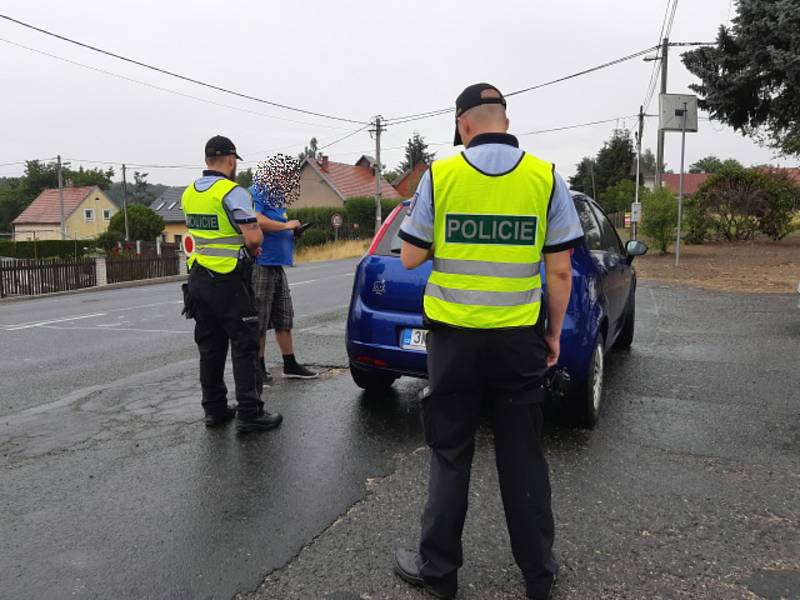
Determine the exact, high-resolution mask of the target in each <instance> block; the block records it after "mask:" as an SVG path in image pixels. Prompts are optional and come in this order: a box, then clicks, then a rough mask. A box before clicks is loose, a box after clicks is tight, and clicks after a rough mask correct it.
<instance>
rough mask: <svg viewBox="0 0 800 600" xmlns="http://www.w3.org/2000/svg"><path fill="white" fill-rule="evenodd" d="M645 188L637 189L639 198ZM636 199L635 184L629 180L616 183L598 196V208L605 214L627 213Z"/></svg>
mask: <svg viewBox="0 0 800 600" xmlns="http://www.w3.org/2000/svg"><path fill="white" fill-rule="evenodd" d="M645 189H646V188H644V187H641V188H639V197H640V198H641V196H642V194H643V193H644V190H645ZM635 199H636V184H635V183H634V182H633V181H631V180H630V179H623V180H622V181H618V182H617V183H615V184H614V185H612V186H611V187H610V188H608V189H607V190H606V191H605V192H603V193H601V194H600V206H602V207H603V210H605V211H606V213H609V214H610V213H616V212H628V211H630V209H631V204H632V203H633V201H634V200H635Z"/></svg>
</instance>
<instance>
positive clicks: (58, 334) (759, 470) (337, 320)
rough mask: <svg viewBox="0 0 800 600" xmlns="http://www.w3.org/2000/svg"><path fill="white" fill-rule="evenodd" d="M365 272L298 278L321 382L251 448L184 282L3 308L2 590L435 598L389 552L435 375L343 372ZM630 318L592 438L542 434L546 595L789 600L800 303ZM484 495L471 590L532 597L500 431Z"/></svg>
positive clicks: (683, 300)
mask: <svg viewBox="0 0 800 600" xmlns="http://www.w3.org/2000/svg"><path fill="white" fill-rule="evenodd" d="M312 269H315V270H313V271H312ZM352 269H353V262H352V261H349V262H343V263H332V264H327V265H313V266H308V267H299V268H297V269H295V270H292V271H291V272H290V277H291V279H292V280H293V281H294V282H295V288H294V290H293V294H294V297H295V303H296V308H297V312H298V314H299V315H303V316H301V317H300V319H299V320H298V323H297V329H296V334H297V335H296V337H297V347H298V355H299V356H300V358H301V360H304V361H310V362H313V363H316V364H318V365H322V366H324V367H325V368H326V372H325V375H324V377H323V378H322V379H321V380H319V381H316V382H283V381H281V380H278V381H277V383H276V384H275V385H274V386H273V387H272V388H271V389H270V390H268V392H267V402H268V406H269V408H270V409H277V410H280V411H281V412H283V413H284V415H285V417H286V421H285V423H284V425H283V427H282V428H281V429H279V430H278V431H276V432H271V433H268V434H264V435H257V436H250V437H244V438H237V436H235V434H234V432H233V430H232V428H227V429H225V430H222V431H213V432H209V431H207V430H206V429H205V428H204V427H203V426H202V423H201V420H200V418H201V415H202V413H201V410H200V407H199V401H198V389H197V388H198V386H197V382H196V350H195V349H194V348H193V345H192V341H191V335H190V334H189V333H188V332H189V331H190V327H189V323H188V322H187V321H184V320H182V319H180V318H179V317H178V315H177V308H178V307H177V303H176V300H177V298H176V296H177V293H176V287H177V286H175V284H171V285H170V286H163V287H162V286H153V287H148V288H134V289H130V290H116V291H106V292H95V293H91V294H81V295H75V296H65V297H61V298H55V299H47V300H34V301H30V302H23V303H14V304H0V323H2V326H0V340H2V343H0V361H2V362H0V377H2V387H1V389H2V392H1V393H2V402H0V410H1V411H2V417H0V473H2V480H3V485H2V486H1V487H0V511H2V518H0V539H2V540H3V541H2V545H0V574H2V575H0V598H42V599H48V598H67V597H74V598H181V599H182V598H231V597H233V596H234V595H236V594H237V593H238V594H239V595H240V596H241V597H247V598H275V599H278V598H280V599H283V598H298V599H300V598H302V599H305V598H328V599H331V600H334V599H338V600H345V599H357V598H422V597H424V596H423V595H422V594H420V593H418V592H416V591H413V590H411V589H409V588H407V587H406V586H405V585H404V584H402V583H400V582H398V581H397V580H396V579H395V578H394V576H393V575H392V574H391V554H390V553H391V549H392V548H393V547H395V546H396V545H398V544H403V545H408V546H413V544H414V543H415V542H416V536H417V528H418V524H419V514H420V511H421V508H422V504H423V502H424V497H425V488H426V478H427V459H428V452H427V449H426V448H425V447H424V443H423V440H422V434H421V430H420V426H419V419H418V407H419V401H418V398H417V396H418V393H419V391H420V389H421V388H422V386H423V385H424V384H423V382H419V381H414V380H405V379H404V380H401V381H400V382H399V383H398V385H397V386H396V390H395V391H394V392H392V393H391V394H389V395H388V396H386V397H367V396H365V395H363V394H361V392H360V391H359V390H358V389H357V388H356V387H355V386H354V385H353V384H352V382H351V381H350V380H349V376H348V375H347V372H346V370H345V369H344V367H346V356H345V354H344V349H343V333H344V317H345V310H344V309H343V308H342V307H344V306H345V305H346V304H347V301H348V294H349V287H350V284H351V279H352V277H350V276H348V275H347V274H348V273H351V272H352ZM303 282H308V283H303ZM151 304H152V305H155V306H148V307H142V308H132V307H134V306H142V305H151ZM116 309H120V310H116ZM101 313H103V314H101ZM87 315H94V316H87ZM637 316H638V319H639V320H638V326H637V327H638V328H637V334H636V339H635V345H634V349H633V350H632V351H631V352H630V353H624V354H615V355H613V356H611V357H610V358H609V361H608V372H607V391H606V396H605V406H604V409H603V414H602V417H601V422H600V424H599V425H598V427H597V428H596V429H595V430H594V431H584V430H579V429H574V428H572V427H570V426H569V425H567V424H565V423H561V422H559V421H558V420H556V421H551V422H550V423H549V425H548V427H547V431H546V435H545V443H546V446H547V448H548V455H549V459H550V461H551V468H552V473H553V475H552V478H553V489H554V500H555V508H556V519H557V536H558V541H557V552H558V556H559V559H560V561H561V564H562V571H561V577H560V584H559V589H558V591H557V594H556V596H555V598H556V600H558V599H563V598H570V599H571V598H576V599H584V598H631V599H634V598H635V599H639V598H720V599H722V598H725V599H728V598H733V599H736V598H742V599H744V598H754V597H762V598H768V599H773V598H774V599H775V600H777V599H779V598H782V597H786V598H797V597H800V596H799V595H798V594H799V593H800V508H798V507H800V408H799V407H798V403H799V402H800V399H799V398H798V389H800V353H799V352H798V340H800V311H798V310H797V307H796V299H795V298H794V297H791V296H782V295H736V294H717V293H712V292H704V291H697V290H691V289H688V290H686V289H680V288H677V287H670V286H664V285H653V284H647V283H643V284H641V285H640V292H639V295H638V307H637ZM76 317H79V318H76ZM120 317H122V318H120ZM64 319H72V320H69V321H66V320H64ZM45 322H46V323H45ZM118 322H123V324H117V323H118ZM54 328H57V329H54ZM62 328H74V330H73V331H69V330H66V329H62ZM112 330H113V332H112ZM271 350H273V353H272V356H273V358H275V357H277V353H275V352H274V345H273V347H272V348H271ZM25 359H29V360H25ZM276 373H277V370H276ZM471 494H472V498H471V509H470V514H469V517H468V521H467V527H466V530H465V535H464V542H465V567H464V569H463V570H462V573H461V591H460V597H461V598H519V597H521V596H520V592H521V590H522V589H523V588H522V583H521V578H520V576H519V575H518V573H517V571H516V568H515V566H514V564H513V559H512V557H511V555H510V550H509V547H508V540H507V534H506V533H505V523H504V519H503V516H502V510H501V508H500V504H499V500H498V497H497V496H498V493H497V483H496V475H495V473H494V465H493V457H492V444H491V435H490V433H489V432H488V430H482V431H481V434H480V439H479V445H478V451H477V452H476V457H475V468H474V474H473V479H472V488H471Z"/></svg>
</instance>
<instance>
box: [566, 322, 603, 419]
mask: <svg viewBox="0 0 800 600" xmlns="http://www.w3.org/2000/svg"><path fill="white" fill-rule="evenodd" d="M603 343H604V338H603V334H602V333H598V334H597V340H596V341H595V344H594V350H592V358H591V360H590V361H589V374H588V375H587V376H586V380H585V381H584V382H583V383H582V384H580V385H578V386H577V387H576V389H575V392H574V393H573V394H572V403H573V407H574V409H575V416H576V417H577V422H578V424H579V425H581V426H583V427H588V428H592V427H594V426H595V424H596V423H597V419H598V417H599V416H600V405H601V404H602V400H603V383H604V374H605V370H604V369H605V355H604V353H603Z"/></svg>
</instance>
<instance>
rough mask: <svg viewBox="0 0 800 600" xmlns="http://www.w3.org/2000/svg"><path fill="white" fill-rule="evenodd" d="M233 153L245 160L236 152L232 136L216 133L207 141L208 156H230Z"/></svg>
mask: <svg viewBox="0 0 800 600" xmlns="http://www.w3.org/2000/svg"><path fill="white" fill-rule="evenodd" d="M230 155H233V156H235V157H236V158H238V159H239V160H244V159H243V158H242V157H241V156H239V155H238V154H236V146H234V145H233V142H232V141H231V140H230V138H226V137H225V136H224V135H215V136H214V137H212V138H211V139H210V140H208V141H207V142H206V156H230Z"/></svg>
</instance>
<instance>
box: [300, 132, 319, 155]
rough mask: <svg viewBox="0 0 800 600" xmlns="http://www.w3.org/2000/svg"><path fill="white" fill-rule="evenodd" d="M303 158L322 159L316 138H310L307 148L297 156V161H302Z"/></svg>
mask: <svg viewBox="0 0 800 600" xmlns="http://www.w3.org/2000/svg"><path fill="white" fill-rule="evenodd" d="M304 158H322V152H320V150H319V147H318V142H317V138H315V137H312V138H311V140H309V142H308V146H306V147H305V149H304V150H303V151H302V152H301V153H300V154H298V155H297V160H303V159H304Z"/></svg>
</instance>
